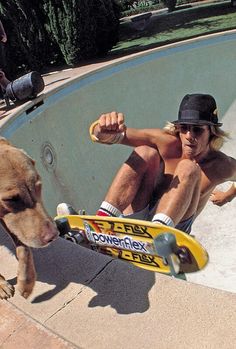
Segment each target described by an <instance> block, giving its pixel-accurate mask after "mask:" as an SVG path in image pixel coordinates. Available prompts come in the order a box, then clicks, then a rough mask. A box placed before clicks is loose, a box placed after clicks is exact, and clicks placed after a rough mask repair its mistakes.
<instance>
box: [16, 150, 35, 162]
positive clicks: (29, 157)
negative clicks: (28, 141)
mask: <svg viewBox="0 0 236 349" xmlns="http://www.w3.org/2000/svg"><path fill="white" fill-rule="evenodd" d="M19 150H20V151H21V152H22V153H23V154H24V155H26V156H27V158H28V159H29V160H30V161H31V163H32V165H33V166H34V165H35V160H34V159H32V158H31V156H29V154H27V153H26V151H25V150H24V149H19Z"/></svg>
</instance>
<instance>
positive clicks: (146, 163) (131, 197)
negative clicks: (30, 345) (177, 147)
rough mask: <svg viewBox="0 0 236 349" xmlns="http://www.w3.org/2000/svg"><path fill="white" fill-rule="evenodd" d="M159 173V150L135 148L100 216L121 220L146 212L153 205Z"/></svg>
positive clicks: (99, 211) (101, 209)
mask: <svg viewBox="0 0 236 349" xmlns="http://www.w3.org/2000/svg"><path fill="white" fill-rule="evenodd" d="M159 169H160V155H159V152H158V150H157V149H155V148H151V147H148V146H140V147H137V148H135V150H134V151H133V152H132V154H131V155H130V157H129V158H128V160H127V161H126V162H125V163H124V164H123V165H122V166H121V168H120V170H119V171H118V173H117V175H116V177H115V178H114V181H113V183H112V185H111V187H110V189H109V191H108V193H107V195H106V197H105V199H104V201H103V203H102V205H101V207H100V209H99V210H98V212H97V214H98V215H103V214H104V215H109V214H111V215H115V216H117V215H119V214H121V213H123V214H131V213H133V212H137V211H140V210H142V209H143V208H145V207H146V206H147V205H148V204H149V202H150V199H151V196H152V193H153V190H154V188H155V184H156V179H157V175H158V171H159Z"/></svg>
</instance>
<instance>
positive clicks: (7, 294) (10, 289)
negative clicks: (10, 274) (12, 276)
mask: <svg viewBox="0 0 236 349" xmlns="http://www.w3.org/2000/svg"><path fill="white" fill-rule="evenodd" d="M14 293H15V288H14V286H12V285H11V284H9V282H7V281H6V280H4V279H1V280H0V299H8V298H11V297H13V296H14Z"/></svg>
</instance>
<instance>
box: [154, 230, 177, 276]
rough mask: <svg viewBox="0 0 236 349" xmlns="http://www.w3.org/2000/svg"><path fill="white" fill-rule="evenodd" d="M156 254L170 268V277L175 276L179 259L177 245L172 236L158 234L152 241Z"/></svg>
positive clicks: (169, 234)
mask: <svg viewBox="0 0 236 349" xmlns="http://www.w3.org/2000/svg"><path fill="white" fill-rule="evenodd" d="M154 245H155V248H156V251H157V254H158V255H159V256H160V257H162V258H163V261H164V263H165V264H166V262H167V264H168V265H169V266H170V272H171V275H173V276H176V275H178V274H179V271H180V259H179V257H178V255H177V251H178V245H177V243H176V238H175V236H174V234H171V233H164V234H160V235H159V236H157V237H156V238H155V239H154Z"/></svg>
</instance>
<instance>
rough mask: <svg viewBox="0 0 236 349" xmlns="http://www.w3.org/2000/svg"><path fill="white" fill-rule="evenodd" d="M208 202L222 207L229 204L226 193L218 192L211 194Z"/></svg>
mask: <svg viewBox="0 0 236 349" xmlns="http://www.w3.org/2000/svg"><path fill="white" fill-rule="evenodd" d="M210 201H211V202H212V203H213V204H214V205H217V206H223V205H225V204H227V202H229V201H228V195H227V193H226V192H223V191H218V190H217V191H213V192H212V193H211V196H210Z"/></svg>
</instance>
